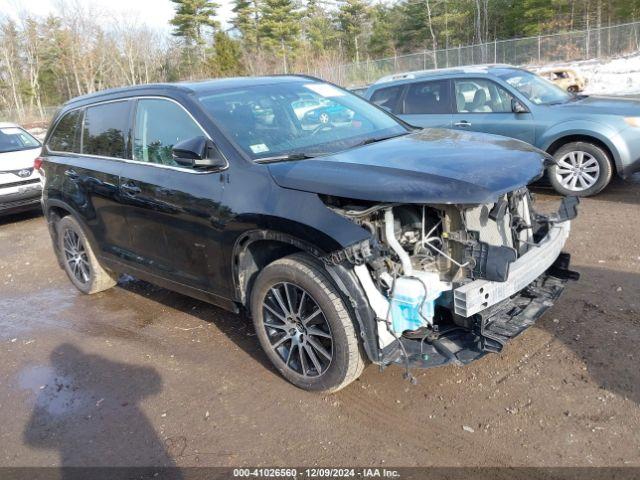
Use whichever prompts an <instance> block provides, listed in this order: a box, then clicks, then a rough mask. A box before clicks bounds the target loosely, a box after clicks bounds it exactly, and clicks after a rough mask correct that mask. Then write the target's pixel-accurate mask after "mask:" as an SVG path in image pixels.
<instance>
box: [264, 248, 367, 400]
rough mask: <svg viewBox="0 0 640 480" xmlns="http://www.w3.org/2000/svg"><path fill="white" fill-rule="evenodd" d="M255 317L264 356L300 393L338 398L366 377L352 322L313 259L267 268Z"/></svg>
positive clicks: (289, 259)
mask: <svg viewBox="0 0 640 480" xmlns="http://www.w3.org/2000/svg"><path fill="white" fill-rule="evenodd" d="M251 312H252V316H253V323H254V326H255V329H256V334H257V336H258V339H259V341H260V344H261V345H262V348H263V349H264V351H265V353H266V354H267V356H268V357H269V359H270V360H271V362H272V363H273V364H274V366H275V367H276V368H277V369H278V371H279V372H280V373H281V374H282V375H283V376H284V377H285V378H286V379H287V380H289V381H290V382H291V383H293V384H294V385H296V386H297V387H300V388H303V389H305V390H315V391H327V392H335V391H337V390H340V389H341V388H343V387H345V386H347V385H348V384H349V383H351V382H352V381H354V380H355V379H356V378H358V377H359V376H360V374H361V373H362V370H363V369H364V366H365V363H364V355H363V352H362V350H361V345H360V342H359V339H358V336H357V334H356V329H355V327H354V323H353V320H352V319H351V317H350V315H349V313H348V311H347V309H346V306H345V304H344V303H343V301H342V299H341V297H340V295H339V294H338V292H337V290H336V288H335V286H334V285H333V283H332V282H331V281H330V280H329V278H328V277H327V276H326V274H325V273H324V272H323V271H322V270H321V268H320V267H319V266H317V265H316V264H315V263H314V262H313V260H312V259H311V258H309V257H308V256H306V255H302V254H295V255H291V256H289V257H285V258H283V259H280V260H277V261H275V262H273V263H272V264H270V265H268V266H267V267H265V268H264V270H263V271H262V272H261V273H260V275H259V276H258V278H257V279H256V282H255V284H254V286H253V289H252V293H251Z"/></svg>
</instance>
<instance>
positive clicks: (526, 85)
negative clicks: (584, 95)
mask: <svg viewBox="0 0 640 480" xmlns="http://www.w3.org/2000/svg"><path fill="white" fill-rule="evenodd" d="M500 78H502V79H503V80H504V81H506V82H507V83H508V84H509V85H511V86H512V87H514V88H515V89H516V90H518V91H519V92H520V93H522V94H523V95H524V96H525V97H527V98H528V99H529V100H530V101H531V102H533V103H535V104H536V105H550V104H554V103H566V102H568V101H569V100H571V99H572V98H573V96H572V95H571V94H569V93H567V92H565V91H564V90H562V89H561V88H560V87H558V86H557V85H554V84H553V83H551V82H550V81H549V80H546V79H544V78H542V77H539V76H538V75H535V74H533V73H531V72H526V71H524V70H513V71H509V72H507V73H503V74H502V75H500Z"/></svg>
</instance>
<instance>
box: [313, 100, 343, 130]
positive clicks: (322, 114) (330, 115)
mask: <svg viewBox="0 0 640 480" xmlns="http://www.w3.org/2000/svg"><path fill="white" fill-rule="evenodd" d="M352 117H353V111H352V110H349V109H348V108H346V107H344V106H342V105H340V104H339V103H336V102H331V101H329V102H323V103H322V104H321V105H320V106H318V107H316V108H314V109H311V110H309V111H307V112H306V113H305V114H304V116H303V117H302V123H303V124H306V125H328V124H331V123H340V122H348V121H350V120H351V118H352Z"/></svg>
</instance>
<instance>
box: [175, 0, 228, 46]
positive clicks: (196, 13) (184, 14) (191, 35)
mask: <svg viewBox="0 0 640 480" xmlns="http://www.w3.org/2000/svg"><path fill="white" fill-rule="evenodd" d="M171 1H172V2H173V3H175V4H176V13H175V15H174V17H173V18H172V19H171V21H170V23H171V25H173V26H174V27H175V30H174V31H173V35H175V36H176V37H181V38H183V39H184V41H185V42H186V44H187V45H203V44H204V43H205V41H204V29H205V28H209V29H210V30H213V31H214V32H215V31H216V30H217V29H218V28H219V26H220V25H219V23H218V22H217V21H216V20H215V18H214V17H215V16H216V10H217V9H218V6H219V5H218V4H217V3H215V2H213V1H212V0H171Z"/></svg>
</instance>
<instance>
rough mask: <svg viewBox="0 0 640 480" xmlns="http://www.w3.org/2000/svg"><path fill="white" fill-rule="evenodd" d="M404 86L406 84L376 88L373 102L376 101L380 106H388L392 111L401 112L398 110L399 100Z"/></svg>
mask: <svg viewBox="0 0 640 480" xmlns="http://www.w3.org/2000/svg"><path fill="white" fill-rule="evenodd" d="M403 88H404V85H397V86H395V87H388V88H381V89H380V90H376V91H375V92H373V95H371V103H375V104H376V105H378V106H379V107H382V108H386V109H387V110H389V111H390V112H392V113H400V112H399V111H398V103H399V102H398V100H400V95H402V89H403Z"/></svg>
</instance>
